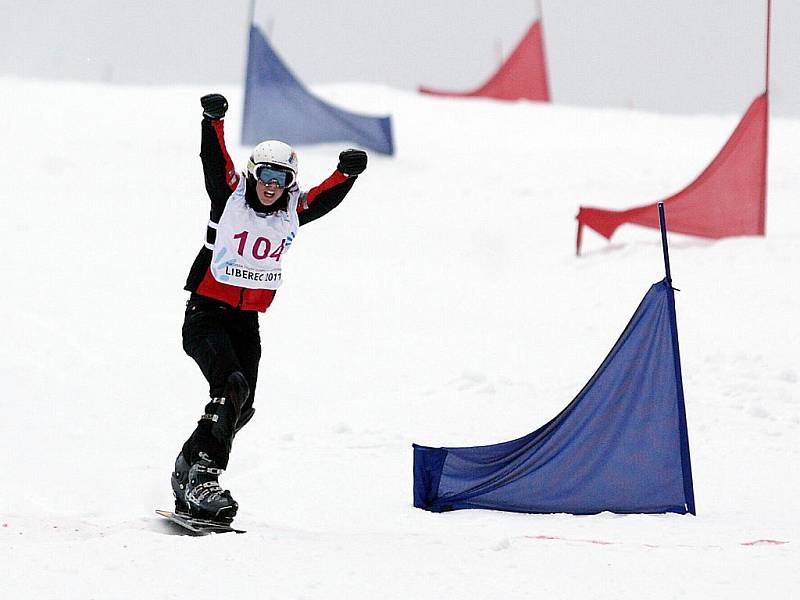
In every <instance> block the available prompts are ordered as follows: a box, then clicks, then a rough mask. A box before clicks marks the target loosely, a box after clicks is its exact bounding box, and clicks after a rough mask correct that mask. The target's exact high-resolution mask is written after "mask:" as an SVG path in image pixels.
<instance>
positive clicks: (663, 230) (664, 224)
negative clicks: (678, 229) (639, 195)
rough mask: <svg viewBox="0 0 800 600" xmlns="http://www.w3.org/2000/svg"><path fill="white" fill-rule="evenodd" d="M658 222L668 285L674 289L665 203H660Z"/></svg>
mask: <svg viewBox="0 0 800 600" xmlns="http://www.w3.org/2000/svg"><path fill="white" fill-rule="evenodd" d="M658 221H659V223H660V224H661V248H662V249H663V250H664V268H665V269H666V272H667V283H668V284H669V286H670V287H672V273H670V270H669V246H667V220H666V218H665V217H664V203H663V202H659V203H658Z"/></svg>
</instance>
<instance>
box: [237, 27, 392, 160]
mask: <svg viewBox="0 0 800 600" xmlns="http://www.w3.org/2000/svg"><path fill="white" fill-rule="evenodd" d="M264 140H281V141H284V142H286V143H288V144H291V145H295V144H320V143H325V142H352V143H355V144H358V145H361V146H363V147H364V148H370V149H372V150H375V151H377V152H381V153H383V154H392V153H393V152H394V146H393V143H392V124H391V121H390V119H389V117H368V116H364V115H357V114H355V113H351V112H348V111H345V110H342V109H339V108H336V107H334V106H331V105H330V104H327V103H325V102H323V101H322V100H320V99H319V98H316V97H315V96H313V95H312V94H311V93H310V92H309V91H308V90H306V89H305V87H303V85H302V84H301V83H300V82H299V81H298V80H297V78H295V76H294V75H292V73H291V72H290V71H289V69H288V68H287V67H286V66H285V65H284V64H283V62H282V61H281V59H280V58H279V57H278V55H277V54H276V53H275V51H274V50H273V49H272V47H271V46H270V45H269V43H268V42H267V39H266V38H265V37H264V36H263V34H262V33H261V32H260V31H259V30H258V28H257V27H255V26H254V25H251V26H250V52H249V55H248V57H247V82H246V84H245V93H244V115H243V118H242V144H245V145H253V144H258V143H259V142H262V141H264Z"/></svg>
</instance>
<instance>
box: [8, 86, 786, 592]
mask: <svg viewBox="0 0 800 600" xmlns="http://www.w3.org/2000/svg"><path fill="white" fill-rule="evenodd" d="M0 89H2V91H3V96H4V98H5V100H6V102H5V104H4V109H3V114H4V117H5V124H4V135H3V141H4V143H3V144H2V146H1V147H0V165H2V167H0V169H2V175H3V177H2V179H3V182H4V191H3V195H2V212H1V213H0V234H2V239H3V243H4V248H5V253H6V256H7V260H6V261H5V263H4V269H3V280H4V285H3V293H2V295H0V307H1V308H2V312H3V314H4V317H5V318H4V321H3V326H2V336H0V370H2V374H3V382H4V393H3V394H2V400H0V407H1V408H2V414H3V418H2V420H0V436H2V440H3V448H4V452H3V456H4V460H3V464H2V480H1V481H2V486H0V490H1V491H0V562H1V563H2V565H3V572H4V574H3V576H2V577H0V592H1V593H0V596H2V597H3V598H15V599H18V598H37V599H38V598H59V599H62V600H63V599H73V598H74V599H87V598H125V599H128V598H130V599H138V598H186V597H192V598H198V599H201V598H220V597H227V598H237V599H244V598H259V599H260V598H325V599H330V598H348V599H351V598H356V599H361V598H363V599H370V600H372V599H374V598H404V599H407V598H456V597H463V598H525V597H538V596H545V595H546V596H547V597H557V598H621V597H622V598H626V597H631V598H633V597H644V598H679V597H681V598H698V597H703V598H726V599H728V598H731V597H734V598H739V597H741V598H745V597H751V596H753V595H756V594H759V595H760V594H762V593H763V592H764V591H765V590H766V589H769V590H770V592H771V595H772V596H773V597H776V598H788V597H791V595H792V594H793V592H794V590H795V589H796V588H797V586H798V584H800V575H799V574H798V573H799V572H798V570H797V567H796V565H797V563H798V558H799V556H798V550H797V548H798V545H799V544H800V531H799V526H800V517H798V512H797V498H798V496H800V483H799V480H798V476H797V475H796V466H795V465H796V463H797V462H798V459H799V458H800V456H798V454H799V452H798V445H797V439H798V433H799V432H800V383H798V379H800V368H799V367H798V363H797V357H798V356H800V341H798V336H800V326H799V325H800V315H798V308H797V297H798V295H800V284H798V278H797V267H796V257H797V255H798V253H800V208H798V202H797V198H798V196H800V177H798V174H797V165H798V164H800V146H799V145H798V143H797V140H798V139H800V122H798V121H790V120H780V119H773V120H772V124H771V132H770V136H771V137H770V183H769V186H770V187H769V202H768V215H767V232H768V233H767V236H766V237H765V238H738V239H727V240H721V241H716V242H712V241H708V240H701V239H696V238H689V237H682V236H678V235H674V236H671V258H672V272H673V279H674V283H675V285H676V287H678V288H680V289H681V292H680V293H679V294H678V295H677V310H678V327H679V333H680V336H681V350H682V362H683V374H684V385H685V393H686V402H687V416H688V424H689V439H690V445H691V452H692V462H693V470H694V485H695V494H696V499H697V509H698V516H697V517H691V516H676V515H668V516H635V515H634V516H618V515H612V514H601V515H596V516H588V517H586V516H584V517H574V516H569V515H520V514H507V513H500V512H488V511H461V512H456V513H450V514H431V513H427V512H424V511H421V510H417V509H414V508H413V507H412V505H411V500H412V495H411V492H412V475H411V459H412V453H411V443H412V442H419V443H424V444H429V445H448V446H454V445H477V444H487V443H493V442H499V441H503V440H507V439H512V438H515V437H517V436H520V435H522V434H524V433H527V432H529V431H531V430H533V429H535V428H536V427H538V426H539V425H541V424H542V423H544V422H545V421H546V420H548V419H550V418H551V417H552V416H553V415H554V414H555V413H556V412H557V411H559V410H560V409H561V408H562V407H563V406H565V405H566V404H567V403H568V402H569V401H570V400H571V399H572V397H573V396H574V395H575V394H576V393H577V392H578V391H579V390H580V388H581V387H582V385H583V384H584V383H585V382H586V380H587V379H588V378H589V377H590V376H591V374H592V373H593V371H594V369H595V368H596V367H597V366H598V365H599V363H600V362H601V360H602V359H603V358H604V357H605V355H606V353H607V351H608V350H609V349H610V347H611V345H612V344H613V343H614V341H615V340H616V338H617V336H618V335H619V333H620V332H621V330H622V328H623V327H624V326H625V324H626V323H627V320H628V318H629V317H630V315H631V314H632V312H633V311H634V309H635V308H636V306H637V304H638V302H639V301H640V299H641V297H642V296H643V295H644V293H645V292H646V291H647V289H648V287H649V285H650V284H651V283H653V282H655V281H657V280H660V279H661V278H662V277H663V265H662V259H661V247H660V240H659V236H658V233H657V232H656V231H653V230H646V229H638V228H635V227H631V226H625V227H623V228H622V229H621V230H620V231H619V232H618V233H617V235H616V237H615V239H614V241H613V243H611V244H609V243H607V242H606V241H605V240H603V239H601V238H599V237H598V236H595V235H594V234H593V233H591V232H588V233H587V234H586V237H585V240H584V249H585V255H584V256H583V257H581V258H576V257H575V255H574V242H575V227H576V223H575V220H574V217H575V215H576V213H577V207H578V205H579V204H592V205H597V206H608V207H627V206H632V205H638V204H642V203H645V202H651V201H655V200H657V199H659V198H662V197H665V196H667V195H668V194H670V193H673V192H675V191H677V190H678V189H680V188H681V187H683V186H684V185H685V184H687V183H688V182H689V181H690V180H691V179H693V178H694V177H695V176H696V175H697V174H698V173H699V172H700V171H701V170H702V169H703V168H704V167H705V165H706V164H707V163H708V162H709V161H710V160H711V158H712V157H713V156H714V155H715V153H716V152H717V150H718V149H719V148H720V147H721V145H722V144H723V143H724V141H725V140H726V139H727V137H728V135H729V134H730V132H731V131H732V130H733V128H734V127H735V125H736V123H737V121H738V118H739V115H730V116H729V117H726V118H721V117H700V116H698V117H680V118H679V117H666V116H659V115H652V114H642V113H632V112H625V111H598V110H585V109H575V108H570V107H563V106H546V105H534V104H530V103H514V104H505V103H495V102H491V101H481V100H442V99H435V98H427V97H421V96H418V95H415V94H411V93H405V92H397V91H395V90H390V89H387V88H381V87H373V86H359V85H347V86H344V85H342V86H329V87H324V88H319V89H315V92H317V93H319V94H321V95H323V96H325V97H326V98H328V99H330V100H332V101H336V102H339V103H340V104H341V105H342V106H346V107H347V108H349V109H352V110H365V111H370V112H374V113H376V114H385V113H386V112H391V113H392V115H393V119H394V127H395V131H396V135H397V140H396V146H397V149H398V152H397V156H396V157H394V158H386V157H381V156H378V155H372V156H371V157H370V164H369V168H368V170H367V172H366V173H365V174H364V175H363V176H362V177H361V178H360V180H359V181H358V182H357V183H356V185H355V187H354V188H353V191H352V192H351V194H350V195H349V196H348V198H347V199H346V201H345V202H344V203H343V204H342V205H341V206H340V207H339V208H338V209H337V210H336V211H335V212H333V213H331V214H330V215H329V216H327V217H326V218H325V219H322V220H320V221H318V222H316V223H314V224H312V225H309V226H308V227H304V228H303V229H302V230H301V232H300V236H299V238H298V240H297V242H296V243H295V244H294V246H293V249H292V252H291V253H290V254H288V255H287V257H286V261H287V262H286V265H285V267H284V268H285V279H286V281H285V285H284V287H283V288H282V290H281V292H280V294H279V295H278V298H277V300H276V302H275V304H274V306H273V307H272V308H271V309H270V310H269V311H268V313H267V314H266V315H264V316H263V317H262V319H261V335H262V342H263V347H264V351H263V358H262V364H261V371H260V379H259V387H258V392H257V400H256V406H257V409H258V413H257V415H256V418H255V419H254V420H253V422H252V423H251V424H250V425H249V426H248V427H247V429H245V430H244V431H243V432H242V433H241V434H240V435H239V436H238V437H237V440H236V446H235V448H234V453H233V456H232V460H231V464H230V467H229V471H228V473H226V474H225V475H224V478H223V484H224V485H225V486H226V487H229V488H230V489H231V490H232V491H233V494H234V496H235V497H236V498H237V500H238V501H239V503H240V504H241V509H240V513H239V517H238V518H237V524H238V525H239V526H241V527H243V528H245V529H247V530H248V531H249V533H248V534H247V535H245V536H234V535H227V536H211V537H206V538H188V537H183V536H175V535H169V534H170V533H171V531H172V530H171V529H170V528H169V527H167V525H166V524H165V523H163V522H162V521H160V520H159V519H158V517H156V516H155V515H154V514H153V509H154V508H157V507H162V508H168V507H169V506H170V505H171V502H172V498H171V492H170V488H169V481H168V479H169V472H170V470H171V467H172V462H173V460H174V457H175V455H176V453H177V451H178V449H179V447H180V444H181V443H182V442H183V440H184V439H185V437H186V436H187V435H188V434H189V433H190V431H191V430H192V429H193V426H194V422H195V420H196V419H197V418H198V416H199V415H200V414H201V412H202V407H203V405H204V403H205V396H206V393H207V390H206V385H205V381H204V380H203V378H202V376H201V374H200V372H199V370H198V369H197V367H196V366H195V364H194V363H193V362H192V361H191V359H189V358H188V357H186V356H185V355H184V354H183V351H182V349H181V342H180V328H181V323H182V317H183V312H182V311H183V303H184V301H185V297H186V293H185V292H184V291H183V290H182V286H183V281H184V278H185V275H186V272H187V270H188V268H189V265H190V264H191V261H192V259H193V258H194V255H195V253H196V251H197V250H198V248H199V247H200V245H201V244H202V240H203V236H204V231H205V222H206V219H207V214H208V213H207V198H206V196H205V191H204V188H203V178H202V172H201V167H200V161H199V159H198V157H197V154H198V151H199V120H200V110H199V103H198V97H199V96H200V95H201V94H202V93H205V92H207V91H209V90H206V89H199V88H192V87H169V88H167V87H163V88H152V87H147V88H145V87H142V88H132V87H106V86H99V85H78V84H66V83H65V84H50V83H40V82H22V81H17V80H13V79H4V80H0ZM221 91H222V92H224V93H226V94H227V95H228V97H229V100H230V103H231V106H233V107H239V106H241V90H239V89H236V88H231V89H222V90H221ZM749 100H750V99H749V98H747V99H743V102H742V111H744V109H745V108H746V106H747V104H748V103H749ZM231 112H232V114H231V115H230V116H229V118H228V119H227V130H228V140H229V146H230V149H231V153H232V155H233V158H234V160H235V161H236V162H237V164H239V165H240V166H242V165H243V163H244V160H245V159H246V155H247V151H248V149H247V148H243V147H241V146H238V145H237V142H238V137H239V125H240V121H239V114H238V111H237V110H236V109H233V110H232V111H231ZM346 146H347V144H342V145H326V146H319V147H307V148H306V147H303V148H299V156H300V170H301V173H300V181H301V184H303V186H304V187H306V188H308V187H310V186H312V185H314V184H316V183H317V182H319V181H320V180H321V179H322V178H324V177H325V176H327V175H328V174H329V173H330V172H331V171H332V169H333V168H334V167H335V165H336V160H337V154H338V151H339V150H340V149H341V148H344V147H346ZM667 218H669V215H667ZM763 540H771V541H769V542H768V541H763ZM777 542H784V543H777Z"/></svg>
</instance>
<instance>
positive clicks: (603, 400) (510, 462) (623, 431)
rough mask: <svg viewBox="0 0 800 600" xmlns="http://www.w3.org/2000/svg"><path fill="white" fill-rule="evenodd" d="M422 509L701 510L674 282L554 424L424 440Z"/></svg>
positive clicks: (418, 480) (656, 293)
mask: <svg viewBox="0 0 800 600" xmlns="http://www.w3.org/2000/svg"><path fill="white" fill-rule="evenodd" d="M414 506H416V507H418V508H424V509H426V510H430V511H433V512H442V511H447V510H456V509H462V508H485V509H495V510H507V511H515V512H531V513H573V514H593V513H598V512H602V511H611V512H615V513H666V512H671V513H687V512H689V513H692V514H695V506H694V492H693V487H692V471H691V462H690V459H689V438H688V434H687V430H686V411H685V408H684V399H683V384H682V381H681V367H680V354H679V349H678V330H677V325H676V319H675V297H674V292H673V289H672V287H671V286H670V285H669V283H668V282H667V280H666V279H665V280H663V281H661V282H659V283H656V284H654V285H653V286H652V287H651V288H650V290H649V291H648V292H647V294H646V295H645V297H644V299H643V300H642V302H641V304H640V305H639V307H638V308H637V309H636V312H635V313H634V315H633V317H632V318H631V320H630V322H629V323H628V326H627V327H626V328H625V331H623V333H622V335H621V336H620V338H619V340H617V343H616V344H615V345H614V348H613V349H612V350H611V352H610V353H609V355H608V356H607V357H606V359H605V360H604V361H603V364H602V365H601V366H600V368H599V369H598V370H597V371H596V372H595V374H594V375H593V376H592V378H591V380H590V381H589V382H588V383H587V384H586V386H585V387H584V388H583V390H581V392H580V393H579V394H578V395H577V397H576V398H575V399H574V400H573V401H572V402H571V403H570V404H569V405H568V406H567V407H566V408H565V409H564V410H563V411H561V413H560V414H559V415H558V416H556V417H555V418H554V419H553V420H552V421H550V422H549V423H547V424H545V425H544V426H542V427H541V428H539V429H537V430H536V431H534V432H533V433H530V434H528V435H526V436H525V437H522V438H520V439H517V440H513V441H510V442H505V443H501V444H494V445H491V446H476V447H468V448H431V447H426V446H419V445H416V444H415V445H414Z"/></svg>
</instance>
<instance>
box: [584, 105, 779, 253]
mask: <svg viewBox="0 0 800 600" xmlns="http://www.w3.org/2000/svg"><path fill="white" fill-rule="evenodd" d="M768 113H769V110H768V94H767V93H766V92H765V93H764V94H762V95H760V96H758V97H757V98H756V99H755V100H753V103H752V104H751V105H750V108H748V109H747V112H746V113H745V115H744V117H742V120H741V121H740V122H739V125H738V126H737V127H736V129H735V130H734V132H733V134H732V135H731V137H730V138H729V139H728V141H727V142H726V143H725V145H724V146H723V147H722V150H720V151H719V154H717V156H716V157H715V158H714V160H713V161H711V164H710V165H708V167H706V169H705V170H704V171H703V172H702V173H701V174H700V175H699V176H698V177H697V179H695V180H694V181H693V182H692V183H690V184H689V185H688V186H687V187H686V188H684V189H683V190H681V191H680V192H678V193H677V194H674V195H673V196H670V197H669V198H666V199H665V200H663V202H664V207H665V209H668V211H669V230H670V231H674V232H676V233H686V234H690V235H696V236H700V237H706V238H713V239H718V238H723V237H730V236H737V235H764V221H765V214H766V202H767V119H768ZM657 204H658V203H657V202H654V203H652V204H648V205H646V206H639V207H636V208H630V209H628V210H607V209H603V208H590V207H585V206H581V207H580V210H579V211H578V216H577V217H576V218H577V220H578V238H577V241H576V250H577V253H578V254H580V252H581V241H582V236H583V226H584V225H586V226H587V227H591V228H592V229H594V230H595V231H596V232H597V233H599V234H600V235H602V236H604V237H605V238H607V239H611V236H612V235H613V234H614V232H615V231H616V230H617V228H618V227H619V226H620V225H622V224H624V223H633V224H635V225H642V226H644V227H654V228H656V229H658V227H659V223H658V211H657V210H656V205H657Z"/></svg>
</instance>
